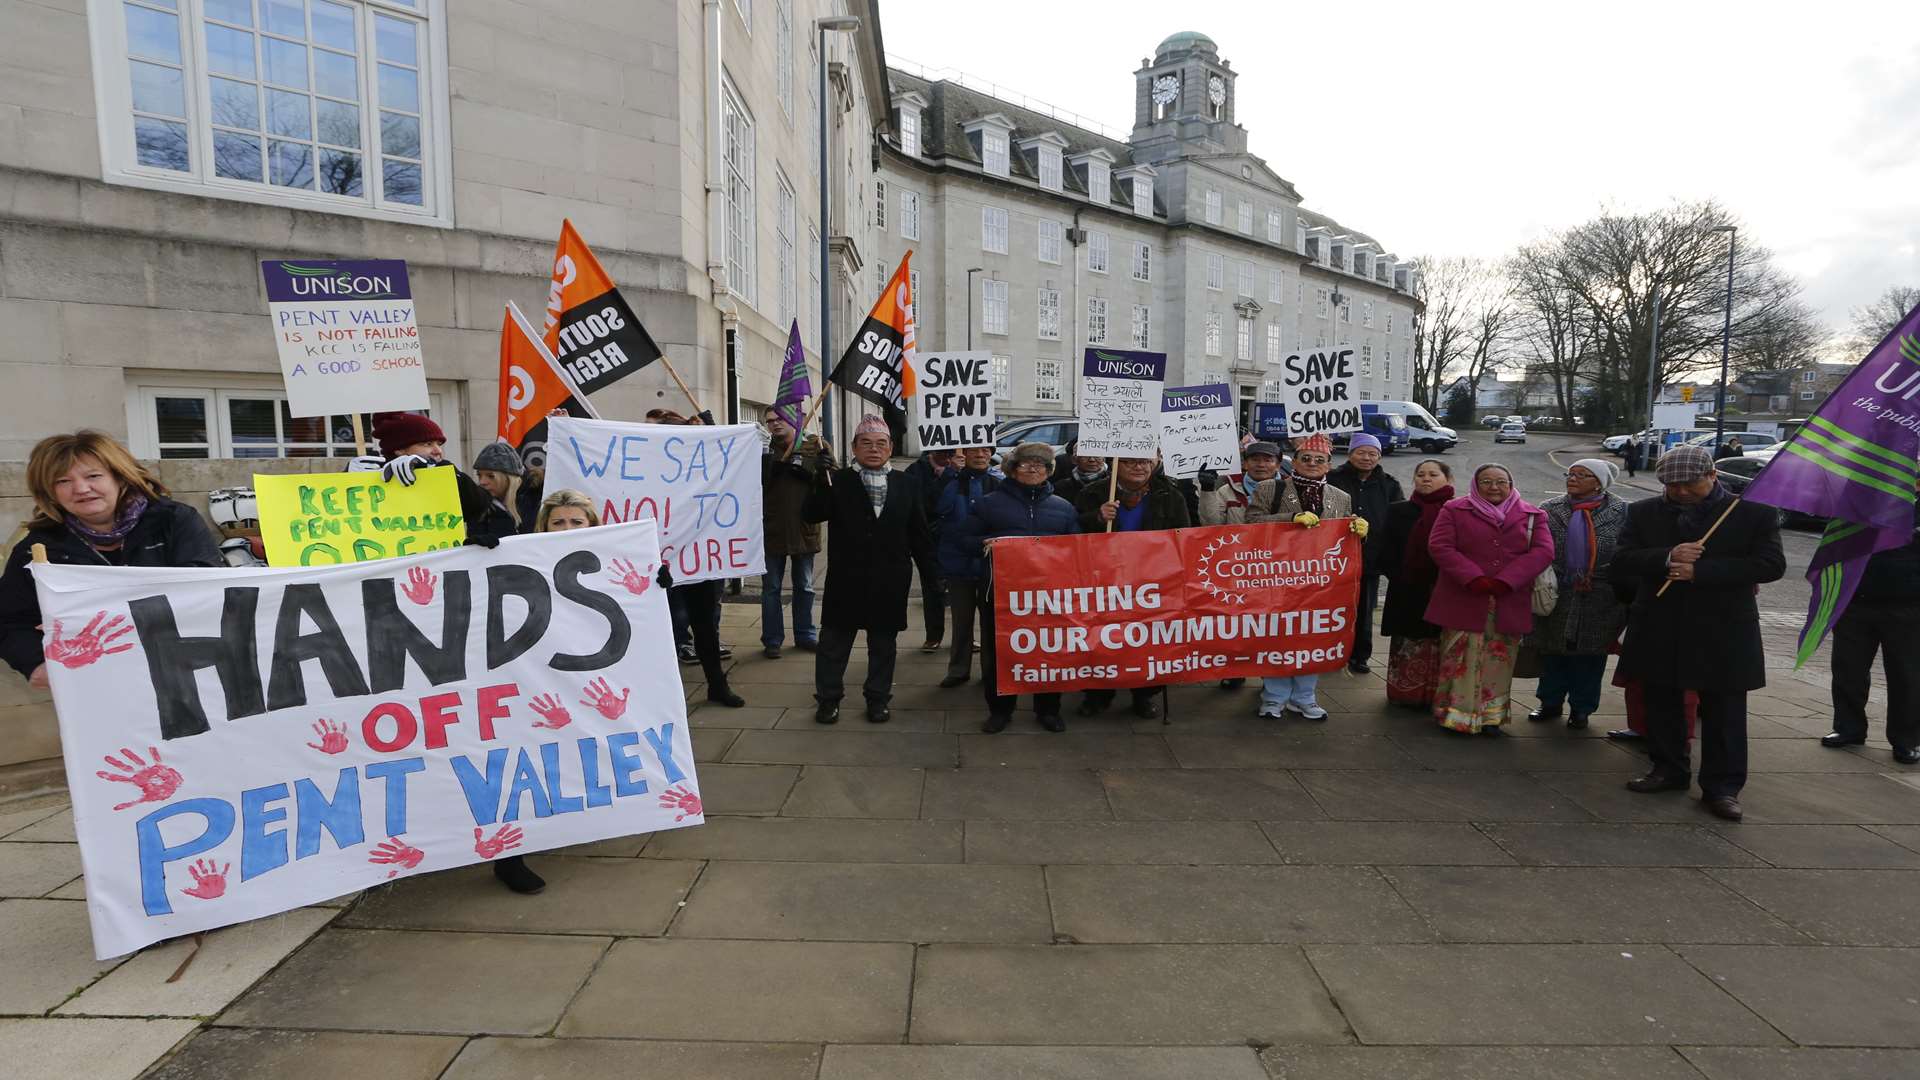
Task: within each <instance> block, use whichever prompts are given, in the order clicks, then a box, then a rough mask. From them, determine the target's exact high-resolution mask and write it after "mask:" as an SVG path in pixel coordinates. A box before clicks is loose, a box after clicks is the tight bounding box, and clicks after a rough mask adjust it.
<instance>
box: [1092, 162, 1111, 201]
mask: <svg viewBox="0 0 1920 1080" xmlns="http://www.w3.org/2000/svg"><path fill="white" fill-rule="evenodd" d="M1087 198H1089V199H1092V200H1093V201H1094V202H1096V203H1099V204H1100V205H1101V206H1105V205H1106V204H1108V203H1110V202H1112V201H1113V171H1112V170H1111V169H1109V168H1108V167H1107V163H1106V162H1104V161H1089V162H1087Z"/></svg>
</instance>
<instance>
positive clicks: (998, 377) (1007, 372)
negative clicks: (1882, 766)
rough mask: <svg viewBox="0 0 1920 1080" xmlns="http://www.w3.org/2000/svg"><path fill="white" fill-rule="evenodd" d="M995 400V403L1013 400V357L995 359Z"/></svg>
mask: <svg viewBox="0 0 1920 1080" xmlns="http://www.w3.org/2000/svg"><path fill="white" fill-rule="evenodd" d="M993 399H994V400H995V401H1011V400H1013V357H1011V356H996V357H994V358H993Z"/></svg>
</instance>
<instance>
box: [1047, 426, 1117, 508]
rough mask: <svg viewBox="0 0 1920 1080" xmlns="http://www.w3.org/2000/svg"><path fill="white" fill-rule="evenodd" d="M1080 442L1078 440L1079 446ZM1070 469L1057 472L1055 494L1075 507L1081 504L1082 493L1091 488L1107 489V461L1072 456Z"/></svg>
mask: <svg viewBox="0 0 1920 1080" xmlns="http://www.w3.org/2000/svg"><path fill="white" fill-rule="evenodd" d="M1077 442H1078V440H1076V444H1077ZM1068 461H1069V462H1070V464H1069V467H1068V468H1067V469H1066V471H1065V472H1064V473H1060V472H1056V473H1055V476H1054V481H1053V493H1054V494H1055V495H1058V496H1060V497H1061V498H1063V499H1065V500H1067V501H1068V502H1070V503H1073V504H1075V505H1078V504H1079V501H1080V493H1081V492H1082V491H1085V490H1086V489H1088V488H1090V487H1098V488H1099V489H1100V490H1102V491H1105V490H1106V488H1107V459H1106V458H1099V457H1080V456H1078V455H1075V456H1072V457H1070V458H1069V459H1068Z"/></svg>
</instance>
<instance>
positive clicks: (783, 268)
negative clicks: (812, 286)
mask: <svg viewBox="0 0 1920 1080" xmlns="http://www.w3.org/2000/svg"><path fill="white" fill-rule="evenodd" d="M773 182H774V185H775V187H776V188H777V189H778V192H779V214H778V216H777V218H776V220H775V221H774V230H775V233H774V235H775V238H776V241H777V243H778V246H779V259H780V325H781V326H787V325H789V324H791V323H792V321H793V318H794V316H796V315H798V314H799V313H800V274H799V271H800V268H799V267H797V266H795V265H794V259H795V257H796V254H797V253H796V252H795V250H794V245H795V243H796V242H797V240H798V237H797V236H796V229H795V221H794V204H793V185H791V184H789V183H787V178H786V176H785V175H783V174H781V173H779V172H777V171H776V172H775V173H774V174H773Z"/></svg>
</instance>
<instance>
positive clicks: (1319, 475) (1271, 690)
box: [1247, 435, 1365, 720]
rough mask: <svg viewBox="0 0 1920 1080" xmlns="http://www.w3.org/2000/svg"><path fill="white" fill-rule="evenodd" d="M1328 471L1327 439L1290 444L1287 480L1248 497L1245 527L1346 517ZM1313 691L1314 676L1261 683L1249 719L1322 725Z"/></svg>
mask: <svg viewBox="0 0 1920 1080" xmlns="http://www.w3.org/2000/svg"><path fill="white" fill-rule="evenodd" d="M1332 467H1333V441H1332V440H1331V439H1328V438H1327V437H1326V436H1325V435H1309V436H1307V437H1306V438H1304V439H1295V440H1294V443H1293V473H1292V475H1290V476H1278V477H1275V478H1274V479H1272V480H1262V481H1261V482H1260V484H1259V486H1257V487H1255V488H1254V489H1253V497H1252V498H1251V499H1249V500H1248V502H1247V522H1248V523H1249V524H1256V525H1257V524H1259V523H1261V522H1263V521H1286V522H1293V523H1296V524H1303V525H1308V526H1312V525H1317V524H1319V522H1320V519H1321V518H1329V517H1347V516H1348V515H1350V514H1352V513H1353V502H1352V501H1351V499H1349V498H1348V496H1347V493H1346V492H1344V491H1341V490H1340V489H1339V488H1337V487H1334V486H1332V485H1331V484H1328V483H1327V470H1329V469H1331V468H1332ZM1362 535H1365V534H1364V533H1362ZM1319 685H1320V676H1318V675H1291V676H1286V677H1274V676H1268V677H1266V678H1263V679H1261V680H1260V708H1259V709H1258V710H1257V711H1256V712H1255V713H1254V715H1256V716H1261V717H1265V718H1266V719H1268V720H1278V719H1280V717H1281V714H1283V713H1286V712H1297V713H1299V714H1300V715H1301V716H1304V717H1306V718H1307V719H1309V720H1325V719H1326V718H1327V710H1325V709H1323V708H1321V707H1320V702H1319V700H1318V697H1317V694H1316V691H1317V689H1318V687H1319Z"/></svg>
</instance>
